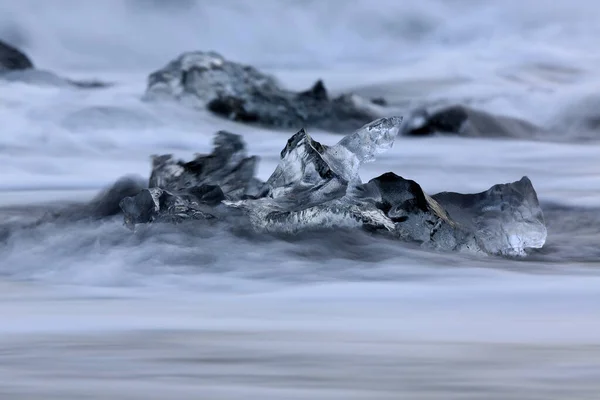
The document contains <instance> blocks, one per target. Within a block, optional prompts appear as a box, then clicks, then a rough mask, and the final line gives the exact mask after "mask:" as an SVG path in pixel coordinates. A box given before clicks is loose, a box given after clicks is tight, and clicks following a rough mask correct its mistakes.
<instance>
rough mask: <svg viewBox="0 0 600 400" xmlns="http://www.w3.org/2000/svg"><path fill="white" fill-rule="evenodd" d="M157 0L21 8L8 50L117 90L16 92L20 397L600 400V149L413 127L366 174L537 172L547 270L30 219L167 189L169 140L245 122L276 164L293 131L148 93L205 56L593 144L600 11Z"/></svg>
mask: <svg viewBox="0 0 600 400" xmlns="http://www.w3.org/2000/svg"><path fill="white" fill-rule="evenodd" d="M134 3H137V4H138V6H139V3H140V2H135V1H117V0H114V1H109V0H106V1H105V2H95V3H94V2H92V3H90V2H85V3H83V2H69V1H67V0H61V1H58V0H57V1H55V2H52V5H50V4H46V3H44V4H40V3H39V2H33V1H22V2H13V1H8V0H6V1H0V38H4V39H7V40H8V39H11V38H12V40H13V41H15V42H18V44H19V45H21V46H22V47H23V48H24V49H25V50H26V51H28V52H29V54H31V56H32V58H33V59H34V62H36V64H37V65H39V66H40V67H43V68H47V69H51V70H53V71H55V72H56V73H58V74H60V75H61V76H68V77H72V78H82V79H89V78H99V79H102V80H104V81H108V82H113V83H114V84H115V85H114V86H112V87H110V88H107V89H103V90H95V91H82V90H75V89H69V88H66V87H63V86H58V87H57V86H53V85H51V84H50V82H49V83H48V84H47V85H43V84H42V85H40V84H33V83H23V82H17V81H10V82H5V81H0V120H1V121H3V124H2V127H1V128H0V164H1V165H2V173H1V175H0V319H1V320H2V321H4V322H3V323H2V324H0V377H1V378H2V379H0V381H1V382H2V383H0V397H1V398H7V399H83V398H89V399H108V398H119V399H121V398H122V399H165V398H179V399H187V398H190V399H192V398H194V399H195V398H198V397H202V398H211V399H212V398H215V399H238V398H246V397H247V396H248V395H250V396H252V395H255V396H260V397H261V398H265V399H271V398H272V399H295V398H299V399H300V398H318V399H328V398H332V399H337V398H339V399H342V398H343V399H349V398H361V399H379V398H381V399H388V398H389V399H397V398H404V397H406V398H415V399H421V398H422V399H433V398H436V399H437V398H439V399H455V398H456V399H469V398H473V399H479V398H486V399H487V398H489V399H494V398H498V399H544V400H545V399H555V398H556V399H566V398H568V399H588V398H589V399H595V398H597V393H599V392H600V387H599V386H598V382H599V378H600V339H599V338H600V326H599V322H598V321H599V319H598V315H600V301H599V300H600V276H599V275H600V274H599V272H598V271H599V269H598V268H599V267H600V250H599V248H600V247H599V246H598V244H597V243H598V240H599V239H600V212H599V211H600V162H599V161H598V160H599V159H600V157H599V156H600V144H599V143H598V142H597V141H592V142H586V143H578V142H577V141H575V140H571V141H569V140H567V141H566V143H550V142H541V141H538V142H528V141H517V140H514V141H508V140H486V139H461V138H441V137H435V138H427V139H406V138H398V140H397V141H396V143H395V145H394V147H393V148H392V149H391V150H390V151H389V152H387V153H384V154H382V155H380V156H379V157H378V158H377V160H376V161H375V162H373V163H371V164H367V165H366V166H365V167H364V168H363V170H362V171H361V177H362V178H363V180H368V179H371V178H373V177H375V176H377V175H379V174H381V173H384V172H387V171H394V172H395V173H397V174H398V175H401V176H403V177H405V178H409V179H414V180H416V181H417V182H419V183H420V184H421V185H422V187H423V188H424V190H425V191H427V192H428V193H436V192H439V191H445V190H448V191H459V192H479V191H483V190H486V189H487V188H489V187H490V186H492V185H493V184H496V183H501V182H511V181H515V180H518V179H520V178H521V176H523V175H527V176H529V178H530V179H531V180H532V182H533V184H534V187H535V188H536V190H537V193H538V197H539V199H540V201H541V203H542V207H543V210H544V213H545V217H546V221H547V224H548V230H549V234H548V241H547V245H546V246H545V248H544V249H542V250H540V251H536V252H534V253H533V254H532V255H531V256H530V257H529V258H527V259H525V260H512V259H503V258H496V257H473V256H469V255H458V254H439V253H433V252H426V251H423V250H421V249H419V248H416V247H414V246H411V245H406V244H400V243H397V242H394V241H391V240H387V239H382V238H376V237H373V236H372V235H369V234H366V233H362V232H361V233H358V232H336V233H335V234H331V233H319V234H316V233H315V234H311V235H300V236H299V237H296V238H286V239H281V238H275V237H270V236H257V235H253V234H250V233H249V232H247V230H244V229H236V230H233V231H229V230H221V229H214V228H213V227H207V226H198V225H194V224H182V225H179V226H153V227H148V228H142V229H140V230H138V231H137V232H136V233H131V232H130V231H128V230H127V229H125V227H123V225H122V220H121V219H120V218H119V217H114V218H107V219H104V220H102V221H90V220H88V219H81V218H79V219H76V220H73V219H71V220H69V219H63V220H58V221H54V222H50V223H45V224H41V225H37V226H33V227H32V226H30V225H31V223H34V222H35V221H37V220H38V218H39V217H41V216H43V215H44V214H45V213H46V212H47V211H48V210H56V209H64V208H65V207H66V209H68V210H71V213H75V211H76V210H78V208H77V207H78V206H77V205H76V204H75V205H73V204H71V203H80V202H85V201H88V200H89V199H91V198H92V197H93V196H94V195H96V193H98V192H99V191H100V190H101V189H102V188H104V187H107V186H108V185H110V184H111V183H113V182H114V181H115V180H117V179H118V178H119V177H121V176H123V175H128V174H133V175H139V176H141V177H142V178H147V177H148V174H149V169H150V162H149V155H150V154H154V153H174V154H176V155H178V156H181V157H191V156H192V155H193V153H196V152H208V151H209V150H210V148H211V140H212V135H213V133H214V132H216V131H217V130H220V129H226V130H230V131H232V132H235V133H240V134H243V135H244V137H245V140H246V142H247V144H248V149H249V153H250V154H256V155H259V156H260V157H261V161H260V164H259V170H258V174H259V177H260V178H263V179H265V178H267V177H268V176H269V175H270V173H271V172H272V171H273V169H274V168H275V165H276V163H277V161H278V155H279V152H280V150H281V149H282V148H283V146H284V145H285V142H286V140H287V139H288V137H289V136H290V135H291V134H293V133H294V132H287V131H286V132H278V131H269V130H263V129H259V128H255V127H248V126H243V125H238V124H235V123H232V122H229V121H224V120H221V119H218V118H215V117H213V116H210V115H208V114H206V113H204V112H199V111H194V110H188V109H185V108H182V107H180V106H178V105H169V104H147V103H143V102H142V101H140V97H141V94H142V93H143V91H144V86H145V80H146V76H147V74H148V73H149V72H151V71H152V70H154V69H156V68H158V67H161V66H162V65H163V64H164V63H166V62H167V61H168V60H169V59H171V58H173V57H174V56H176V55H177V54H178V53H179V52H180V51H183V50H188V49H203V50H207V49H214V50H217V51H220V52H222V53H223V54H224V55H225V56H226V57H229V58H231V59H234V60H240V61H244V62H248V63H252V64H253V65H256V66H258V67H260V68H264V69H266V70H268V71H272V72H274V73H276V74H277V76H278V77H279V78H280V79H281V80H282V82H284V83H285V84H286V85H287V86H289V87H290V88H296V89H301V88H304V87H307V86H309V85H310V84H311V83H312V82H313V81H314V80H316V79H317V78H319V77H321V78H324V79H325V82H326V84H327V85H328V87H329V88H330V89H331V90H332V91H333V92H339V91H342V90H348V89H356V90H357V91H358V92H359V93H363V94H367V95H370V96H379V95H384V96H386V97H388V98H389V99H390V100H391V102H392V103H393V104H395V105H397V106H399V107H400V108H404V107H408V106H412V105H416V104H434V103H449V102H453V101H462V102H466V103H468V104H473V105H477V106H479V107H481V108H483V109H485V110H488V111H492V112H497V113H504V114H508V115H513V116H517V117H521V118H525V119H527V120H528V121H531V122H535V123H540V124H542V125H544V126H559V127H562V129H563V130H564V132H565V137H571V136H569V135H573V134H574V133H579V131H576V130H577V129H580V128H579V127H580V126H581V121H582V118H583V117H584V116H587V115H594V113H595V112H596V111H595V110H596V108H595V105H596V104H597V95H596V93H597V90H598V83H599V82H600V79H599V77H600V75H598V72H597V71H598V70H600V69H599V68H598V67H599V66H600V59H598V57H597V55H596V51H595V46H596V41H595V38H596V37H597V34H596V32H597V29H598V28H597V23H596V22H597V18H596V16H598V15H599V13H600V7H599V6H598V5H597V4H596V3H595V2H591V1H583V0H580V1H569V2H566V1H565V2H563V1H553V2H552V7H548V4H549V3H548V2H546V1H543V0H540V1H536V2H531V3H527V5H524V4H523V2H513V1H507V2H504V3H502V4H503V5H500V3H497V2H474V1H468V0H462V1H458V0H455V1H449V2H441V1H427V2H406V4H404V3H403V4H402V5H396V3H395V2H387V1H379V2H375V3H372V2H369V3H367V2H362V1H355V2H352V3H351V4H350V3H348V2H335V1H331V2H327V4H325V3H323V4H321V3H318V2H309V4H308V5H307V4H306V3H304V4H300V3H301V2H293V1H288V2H286V4H285V5H282V3H279V2H275V1H266V0H265V1H264V2H263V3H264V4H263V3H261V6H260V7H259V6H249V5H247V4H245V3H243V2H239V1H232V0H230V1H221V2H206V1H205V2H199V3H198V4H200V3H202V4H200V5H199V6H194V5H193V4H195V2H193V1H185V2H179V3H177V6H176V5H175V3H173V7H170V8H163V7H165V6H166V3H165V4H162V3H160V4H159V3H158V2H156V3H157V4H158V5H155V6H152V7H150V6H149V4H150V3H151V2H146V3H145V7H144V8H143V10H141V9H132V8H131V7H134ZM392 3H393V4H392ZM161 4H162V5H161ZM373 4H377V6H373ZM398 4H399V3H398ZM190 5H191V6H190ZM342 5H343V6H342ZM67 6H68V7H69V10H70V12H69V13H65V12H64V9H65V7H67ZM188 7H191V8H188ZM272 15H277V16H278V18H272ZM449 15H450V16H451V18H449V17H448V16H449ZM198 21H202V22H204V23H198ZM206 21H209V22H206ZM240 21H242V22H240ZM290 26H292V27H295V29H290V28H289V27H290ZM109 28H110V29H109ZM275 33H277V34H275ZM590 134H594V132H591V133H590ZM311 135H312V136H313V137H314V138H315V139H317V140H319V141H321V142H322V143H325V144H333V143H335V142H337V140H339V136H336V135H332V134H328V133H325V132H319V131H316V132H311ZM27 226H28V227H27Z"/></svg>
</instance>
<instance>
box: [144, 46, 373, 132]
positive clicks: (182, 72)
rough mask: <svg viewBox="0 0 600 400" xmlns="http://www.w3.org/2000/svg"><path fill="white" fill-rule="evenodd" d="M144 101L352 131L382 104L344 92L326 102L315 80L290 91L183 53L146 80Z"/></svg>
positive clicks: (242, 69)
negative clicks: (171, 100)
mask: <svg viewBox="0 0 600 400" xmlns="http://www.w3.org/2000/svg"><path fill="white" fill-rule="evenodd" d="M146 98H147V99H160V98H175V99H178V100H181V101H184V102H186V103H190V104H191V105H192V106H195V107H198V108H206V109H208V110H209V111H211V112H213V113H215V114H217V115H220V116H222V117H225V118H228V119H231V120H234V121H239V122H244V123H256V124H260V125H262V126H266V127H275V128H285V129H294V128H295V129H300V128H303V127H317V128H321V129H325V130H331V131H335V132H343V131H348V130H355V129H357V128H359V127H360V126H362V125H364V124H366V123H368V122H370V121H372V120H374V119H376V118H378V117H380V116H381V115H382V112H383V109H382V108H381V107H380V106H378V105H377V104H380V103H381V102H380V101H379V102H373V101H370V100H367V99H362V98H360V97H358V96H356V95H352V94H344V95H341V96H339V97H336V98H333V99H332V98H331V97H330V95H329V93H328V92H327V89H326V88H325V85H324V83H323V82H322V81H321V80H319V81H317V82H316V83H315V84H314V85H313V86H312V87H311V88H310V89H308V90H305V91H301V92H293V91H289V90H286V89H284V88H283V87H282V86H281V85H280V84H279V83H278V82H277V80H276V79H275V78H274V77H273V76H270V75H267V74H264V73H262V72H260V71H258V70H257V69H255V68H253V67H251V66H247V65H242V64H239V63H235V62H232V61H228V60H225V59H224V58H223V57H222V56H221V55H219V54H217V53H214V52H190V53H184V54H183V55H181V56H179V57H178V58H177V59H175V60H174V61H172V62H170V63H169V64H168V65H166V66H165V67H164V68H162V69H160V70H158V71H156V72H153V73H152V74H150V76H149V78H148V88H147V91H146Z"/></svg>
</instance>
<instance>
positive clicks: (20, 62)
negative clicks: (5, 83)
mask: <svg viewBox="0 0 600 400" xmlns="http://www.w3.org/2000/svg"><path fill="white" fill-rule="evenodd" d="M30 68H33V62H32V61H31V59H30V58H29V57H27V55H26V54H25V53H23V52H22V51H20V50H19V49H17V48H15V47H13V46H11V45H9V44H8V43H5V42H3V41H2V40H0V73H2V72H5V71H18V70H24V69H30Z"/></svg>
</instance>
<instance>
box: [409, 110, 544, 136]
mask: <svg viewBox="0 0 600 400" xmlns="http://www.w3.org/2000/svg"><path fill="white" fill-rule="evenodd" d="M546 133H547V132H546V131H545V130H544V129H543V128H541V127H538V126H536V125H534V124H532V123H529V122H527V121H523V120H520V119H518V118H512V117H506V116H501V115H492V114H489V113H486V112H484V111H480V110H475V109H473V108H470V107H466V106H462V105H455V106H450V107H445V108H442V109H440V110H438V111H435V112H433V113H430V112H428V111H427V110H425V109H418V110H416V111H414V112H413V114H412V115H411V117H410V118H408V121H407V122H406V124H405V125H404V126H403V129H402V132H401V134H402V135H404V136H429V135H434V134H446V135H456V136H464V137H487V138H501V137H506V138H518V139H534V138H538V137H541V136H543V135H545V134H546Z"/></svg>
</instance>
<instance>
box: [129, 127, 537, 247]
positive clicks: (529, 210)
mask: <svg viewBox="0 0 600 400" xmlns="http://www.w3.org/2000/svg"><path fill="white" fill-rule="evenodd" d="M401 122H402V118H398V117H392V118H381V119H378V120H375V121H373V122H371V123H369V124H366V125H365V126H363V127H362V128H360V129H358V130H357V131H355V132H354V133H353V134H350V135H348V136H346V137H344V138H342V139H341V140H340V141H339V142H338V143H337V144H335V145H333V146H326V145H323V144H320V143H319V142H317V141H316V140H314V139H313V138H312V137H311V136H310V135H309V134H308V133H307V132H306V130H304V129H302V130H300V131H299V132H297V133H296V134H295V135H293V136H292V137H291V138H290V139H289V140H288V142H287V144H286V146H285V147H284V149H283V150H282V152H281V159H280V162H279V164H278V166H277V168H276V169H275V171H274V172H273V174H272V175H271V176H270V177H269V179H268V180H267V181H266V182H261V181H259V180H258V179H256V178H255V177H254V169H255V164H256V162H257V158H255V157H248V156H247V154H246V149H245V144H244V142H243V141H242V139H241V137H240V136H239V135H235V134H232V133H228V132H224V131H221V132H218V133H217V136H216V138H215V142H214V149H213V152H212V153H211V154H209V155H200V156H197V157H196V158H195V159H194V160H193V161H191V162H183V161H175V160H174V159H173V158H172V157H171V156H169V155H167V156H155V157H154V159H153V170H152V175H151V177H150V182H149V188H148V189H144V190H142V191H140V192H139V193H138V194H137V195H135V196H131V197H128V198H125V199H123V200H122V201H121V203H120V206H121V208H122V210H123V212H124V214H125V222H126V224H127V225H128V226H131V227H133V226H134V225H135V224H139V223H148V222H179V221H182V220H189V219H194V220H198V219H199V220H219V219H223V218H226V217H227V216H228V215H235V217H236V218H239V217H243V216H244V215H245V216H246V217H247V220H248V223H249V224H250V226H251V227H253V228H254V229H255V230H257V231H260V232H269V233H284V234H294V233H297V232H300V231H306V230H315V229H316V230H321V229H338V228H362V229H366V230H368V231H370V232H374V233H382V234H386V235H388V236H392V237H395V238H397V239H399V240H402V241H409V242H416V243H419V244H420V245H421V246H422V247H424V248H429V249H435V250H444V251H468V252H474V253H484V254H496V255H505V256H522V255H525V254H526V251H527V249H531V248H540V247H542V246H543V245H544V243H545V240H546V235H547V233H546V226H545V224H544V218H543V214H542V210H541V208H540V206H539V202H538V199H537V195H536V193H535V190H534V188H533V185H532V184H531V182H530V181H529V179H528V178H527V177H523V178H522V179H521V180H519V181H517V182H513V183H508V184H500V185H495V186H493V187H492V188H490V189H489V190H487V191H485V192H482V193H476V194H459V193H450V192H443V193H438V194H436V195H432V196H429V195H428V194H427V193H425V192H424V191H423V189H422V188H421V186H420V185H419V184H418V183H417V182H415V181H412V180H408V179H404V178H403V177H401V176H398V175H396V174H394V173H392V172H388V173H385V174H383V175H381V176H379V177H377V178H374V179H371V180H370V181H369V182H367V183H362V181H361V178H360V175H359V170H360V166H361V165H362V164H364V163H366V162H371V161H373V160H374V159H375V156H376V155H377V154H379V153H381V152H383V151H385V150H387V149H389V148H391V147H392V145H393V142H394V139H395V138H396V136H397V134H398V131H399V129H400V127H401ZM235 210H238V213H236V214H232V213H233V212H234V211H235ZM239 211H241V213H242V214H241V215H240V214H239Z"/></svg>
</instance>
